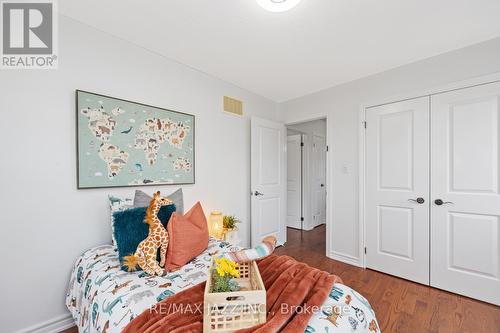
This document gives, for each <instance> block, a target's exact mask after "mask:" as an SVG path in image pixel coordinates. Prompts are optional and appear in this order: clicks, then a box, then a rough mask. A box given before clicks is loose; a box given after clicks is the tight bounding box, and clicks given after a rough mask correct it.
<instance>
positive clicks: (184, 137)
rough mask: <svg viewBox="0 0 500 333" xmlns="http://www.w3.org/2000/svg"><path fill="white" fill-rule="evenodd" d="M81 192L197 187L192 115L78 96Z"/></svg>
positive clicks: (92, 95)
mask: <svg viewBox="0 0 500 333" xmlns="http://www.w3.org/2000/svg"><path fill="white" fill-rule="evenodd" d="M76 119H77V155H78V170H77V175H78V176H77V178H78V188H79V189H85V188H99V187H122V186H144V185H164V184H194V181H195V172H194V152H195V150H194V142H195V140H194V125H195V117H194V116H193V115H190V114H186V113H182V112H176V111H172V110H167V109H161V108H157V107H154V106H150V105H145V104H140V103H135V102H130V101H126V100H123V99H118V98H113V97H109V96H104V95H99V94H95V93H90V92H87V91H82V90H77V91H76Z"/></svg>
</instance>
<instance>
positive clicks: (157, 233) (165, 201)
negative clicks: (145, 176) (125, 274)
mask: <svg viewBox="0 0 500 333" xmlns="http://www.w3.org/2000/svg"><path fill="white" fill-rule="evenodd" d="M171 204H172V200H170V199H169V198H167V197H162V196H160V191H158V192H156V193H154V194H153V199H152V200H151V202H150V203H149V207H148V209H147V210H146V218H145V219H144V222H145V223H146V224H148V225H149V232H148V237H147V238H146V239H144V240H143V241H142V242H140V243H139V245H138V246H137V250H136V251H135V253H134V254H131V255H128V256H126V257H125V258H124V263H123V264H124V266H126V267H127V269H128V271H129V272H133V271H135V270H136V269H137V266H139V267H141V268H142V269H143V270H144V272H146V273H148V274H149V275H163V268H162V267H164V266H165V259H166V254H167V247H168V233H167V230H166V229H165V227H164V226H163V224H162V223H161V221H160V219H159V218H158V216H157V215H158V212H159V210H160V208H161V207H163V206H166V205H171ZM158 248H161V251H160V263H159V264H158V262H157V261H156V254H157V252H158Z"/></svg>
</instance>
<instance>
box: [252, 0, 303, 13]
mask: <svg viewBox="0 0 500 333" xmlns="http://www.w3.org/2000/svg"><path fill="white" fill-rule="evenodd" d="M299 2H300V0H257V3H258V4H259V5H260V6H261V7H262V8H264V9H265V10H268V11H270V12H274V13H279V12H286V11H287V10H290V9H292V8H293V7H295V6H297V5H298V4H299Z"/></svg>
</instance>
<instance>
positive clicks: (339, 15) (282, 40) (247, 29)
mask: <svg viewBox="0 0 500 333" xmlns="http://www.w3.org/2000/svg"><path fill="white" fill-rule="evenodd" d="M59 10H60V11H61V12H62V13H63V14H64V15H66V16H69V17H72V18H74V19H77V20H79V21H82V22H84V23H86V24H89V25H91V26H94V27H96V28H98V29H100V30H103V31H106V32H108V33H110V34H113V35H116V36H118V37H121V38H123V39H126V40H129V41H131V42H133V43H135V44H138V45H140V46H142V47H144V48H147V49H149V50H152V51H155V52H157V53H160V54H162V55H164V56H166V57H168V58H171V59H173V60H176V61H178V62H181V63H184V64H186V65H188V66H191V67H193V68H196V69H198V70H200V71H203V72H206V73H208V74H211V75H213V76H215V77H218V78H220V79H223V80H226V81H229V82H231V83H234V84H236V85H238V86H240V87H242V88H245V89H248V90H250V91H253V92H255V93H258V94H260V95H262V96H266V97H268V98H270V99H272V100H274V101H278V102H281V101H285V100H289V99H292V98H295V97H299V96H302V95H306V94H308V93H311V92H315V91H318V90H321V89H324V88H328V87H331V86H334V85H338V84H341V83H344V82H348V81H352V80H355V79H358V78H361V77H365V76H368V75H371V74H375V73H378V72H381V71H385V70H388V69H391V68H394V67H398V66H401V65H404V64H408V63H411V62H414V61H417V60H421V59H424V58H428V57H431V56H434V55H437V54H440V53H444V52H447V51H451V50H454V49H458V48H462V47H465V46H468V45H471V44H475V43H478V42H481V41H485V40H488V39H491V38H495V37H498V36H500V1H499V0H302V2H301V3H300V4H299V5H298V6H297V7H295V8H294V9H292V10H291V11H289V12H285V13H270V12H266V11H264V10H263V9H262V8H261V7H259V6H258V5H257V3H256V1H255V0H163V1H160V0H140V1H139V0H107V1H104V2H103V1H102V0H79V1H59Z"/></svg>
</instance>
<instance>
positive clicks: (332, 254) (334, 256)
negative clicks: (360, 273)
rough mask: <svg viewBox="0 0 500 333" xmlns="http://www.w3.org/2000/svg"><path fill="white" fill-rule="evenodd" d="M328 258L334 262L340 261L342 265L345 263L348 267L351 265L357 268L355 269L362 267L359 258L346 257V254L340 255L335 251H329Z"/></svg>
mask: <svg viewBox="0 0 500 333" xmlns="http://www.w3.org/2000/svg"><path fill="white" fill-rule="evenodd" d="M328 257H329V258H331V259H334V260H338V261H342V262H343V263H346V264H349V265H353V266H357V267H363V265H362V263H361V260H360V258H357V257H354V256H351V255H348V254H345V253H341V252H337V251H331V252H330V255H329V256H328Z"/></svg>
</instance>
